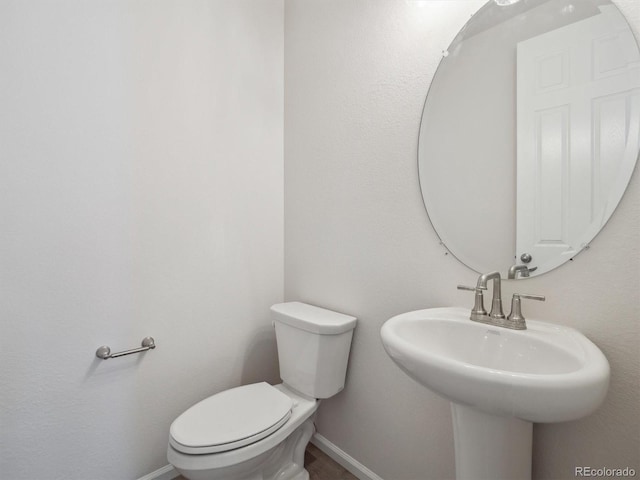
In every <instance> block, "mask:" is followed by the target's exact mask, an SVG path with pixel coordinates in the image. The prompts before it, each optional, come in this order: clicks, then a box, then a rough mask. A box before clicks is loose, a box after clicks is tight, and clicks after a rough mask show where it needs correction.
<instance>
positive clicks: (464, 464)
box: [451, 403, 533, 480]
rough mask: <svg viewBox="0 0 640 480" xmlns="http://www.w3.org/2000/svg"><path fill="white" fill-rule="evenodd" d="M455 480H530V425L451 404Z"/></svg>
mask: <svg viewBox="0 0 640 480" xmlns="http://www.w3.org/2000/svg"><path fill="white" fill-rule="evenodd" d="M451 412H452V415H453V438H454V443H455V454H456V480H481V479H482V480H531V445H532V434H533V424H532V423H531V422H527V421H524V420H520V419H519V418H515V417H501V416H498V415H491V414H489V413H484V412H481V411H479V410H476V409H474V408H471V407H467V406H463V405H458V404H455V403H451Z"/></svg>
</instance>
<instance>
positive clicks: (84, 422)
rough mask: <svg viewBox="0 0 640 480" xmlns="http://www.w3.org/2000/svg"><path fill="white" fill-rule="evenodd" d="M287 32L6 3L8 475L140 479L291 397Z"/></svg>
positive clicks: (3, 137)
mask: <svg viewBox="0 0 640 480" xmlns="http://www.w3.org/2000/svg"><path fill="white" fill-rule="evenodd" d="M282 32H283V5H282V1H281V0H269V1H260V2H256V1H253V0H241V1H237V0H234V1H226V0H207V1H204V0H203V1H200V0H189V1H183V0H148V1H147V0H134V1H132V0H109V1H106V0H98V1H91V2H86V1H83V0H62V1H56V2H50V1H47V0H32V1H29V2H21V1H8V0H2V1H1V2H0V71H1V72H2V74H1V75H0V105H1V106H2V107H1V108H0V219H1V220H0V225H1V227H0V264H1V268H0V292H1V293H0V342H1V349H0V355H1V361H0V385H1V387H0V405H1V407H0V461H1V464H0V477H2V478H6V479H16V480H17V479H29V480H38V479H46V480H50V479H64V480H73V479H78V480H79V479H82V480H85V479H108V480H114V479H131V478H137V477H140V476H142V475H144V474H147V473H149V472H151V471H153V470H155V469H157V468H160V467H162V466H164V465H166V464H167V460H166V456H165V454H166V446H167V441H168V437H167V435H168V429H169V424H170V422H171V421H172V420H173V419H174V418H175V417H176V416H177V415H178V414H179V413H181V412H182V411H184V410H185V409H186V408H187V407H188V406H189V405H191V404H193V403H194V402H196V401H198V400H200V399H202V398H204V397H205V396H206V395H210V394H212V393H214V392H216V391H220V390H222V389H225V388H228V387H230V386H235V385H238V384H240V383H249V382H252V381H257V380H261V379H267V380H270V381H277V380H278V377H277V369H276V367H277V360H276V355H275V338H274V335H273V334H272V329H271V325H270V323H269V311H268V308H269V306H270V305H271V304H273V303H274V302H278V301H281V299H282V282H283V239H282V235H283V234H282V231H283V206H282V191H283V187H282V168H283V167H282V108H283V106H282V105H283V79H282V75H283V45H282ZM147 335H152V336H154V337H155V339H156V343H157V345H158V347H157V349H156V350H154V351H152V352H148V353H146V354H144V355H135V356H130V357H125V358H119V359H114V360H108V361H101V360H98V359H96V358H95V356H94V352H95V350H96V348H97V347H98V346H100V345H103V344H107V345H109V346H111V348H112V349H113V350H114V351H116V350H120V349H126V348H132V347H135V346H137V345H139V342H140V341H141V339H142V338H143V337H145V336H147Z"/></svg>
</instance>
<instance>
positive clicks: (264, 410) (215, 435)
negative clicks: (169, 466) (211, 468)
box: [169, 382, 293, 454]
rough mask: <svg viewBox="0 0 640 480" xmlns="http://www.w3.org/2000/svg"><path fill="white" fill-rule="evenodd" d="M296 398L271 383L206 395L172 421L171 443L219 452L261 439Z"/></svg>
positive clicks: (183, 449) (281, 419)
mask: <svg viewBox="0 0 640 480" xmlns="http://www.w3.org/2000/svg"><path fill="white" fill-rule="evenodd" d="M292 407H293V400H292V399H291V398H290V397H288V396H287V395H285V394H284V393H282V392H281V391H280V390H278V389H276V388H274V387H272V386H271V385H269V384H268V383H265V382H262V383H254V384H251V385H244V386H241V387H237V388H232V389H230V390H226V391H224V392H220V393H217V394H216V395H213V396H211V397H209V398H205V399H204V400H202V401H201V402H199V403H196V404H195V405H194V406H192V407H191V408H189V409H188V410H187V411H186V412H184V413H183V414H182V415H180V416H179V417H178V418H176V419H175V421H174V422H173V423H172V424H171V428H170V440H169V441H170V443H171V445H172V446H173V447H174V448H175V449H176V450H179V451H181V452H183V453H192V454H198V453H200V454H203V453H216V452H224V451H227V450H232V449H234V448H240V447H243V446H245V445H249V444H251V443H254V442H257V441H258V440H261V439H263V438H265V437H267V436H269V435H271V434H272V433H273V432H275V431H276V430H278V429H279V428H280V427H281V426H282V425H284V424H285V423H286V421H287V420H288V419H289V416H290V415H291V409H292Z"/></svg>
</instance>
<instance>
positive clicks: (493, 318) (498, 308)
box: [458, 267, 545, 330]
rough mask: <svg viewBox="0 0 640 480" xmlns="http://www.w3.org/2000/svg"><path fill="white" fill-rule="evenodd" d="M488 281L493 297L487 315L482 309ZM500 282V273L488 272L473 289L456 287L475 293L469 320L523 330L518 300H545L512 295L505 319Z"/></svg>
mask: <svg viewBox="0 0 640 480" xmlns="http://www.w3.org/2000/svg"><path fill="white" fill-rule="evenodd" d="M525 268H526V267H525ZM509 270H511V269H509ZM510 273H511V272H510ZM490 280H493V295H492V300H491V311H490V312H489V313H488V314H487V311H486V310H485V309H484V298H483V292H484V291H485V290H487V283H489V281H490ZM500 282H501V277H500V272H490V273H483V274H482V275H480V277H478V283H477V284H476V286H475V287H465V286H464V285H458V289H459V290H470V291H472V292H475V303H474V305H473V308H472V309H471V316H470V317H469V318H470V319H471V320H473V321H474V322H481V323H486V324H489V325H494V326H496V327H505V328H511V329H515V330H525V329H526V328H527V325H526V323H525V318H524V316H523V315H522V310H521V307H520V299H521V298H528V299H531V300H542V301H544V299H545V298H544V297H543V296H542V295H528V294H522V293H514V294H513V299H512V300H511V313H510V314H509V316H508V317H507V318H505V316H504V312H503V311H502V291H501V284H500Z"/></svg>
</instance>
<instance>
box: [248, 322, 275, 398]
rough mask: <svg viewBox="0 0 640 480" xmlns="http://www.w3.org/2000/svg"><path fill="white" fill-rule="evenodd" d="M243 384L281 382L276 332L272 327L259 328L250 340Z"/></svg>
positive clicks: (273, 383) (272, 383)
mask: <svg viewBox="0 0 640 480" xmlns="http://www.w3.org/2000/svg"><path fill="white" fill-rule="evenodd" d="M240 381H241V383H242V385H247V384H250V383H257V382H267V383H270V384H271V385H277V384H278V383H281V380H280V369H279V366H278V348H277V345H276V332H275V330H274V329H273V328H272V327H264V328H261V329H259V330H257V331H256V332H255V334H254V336H253V337H252V339H251V341H250V342H249V346H248V347H247V350H246V351H245V354H244V362H243V364H242V376H241V379H240Z"/></svg>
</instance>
